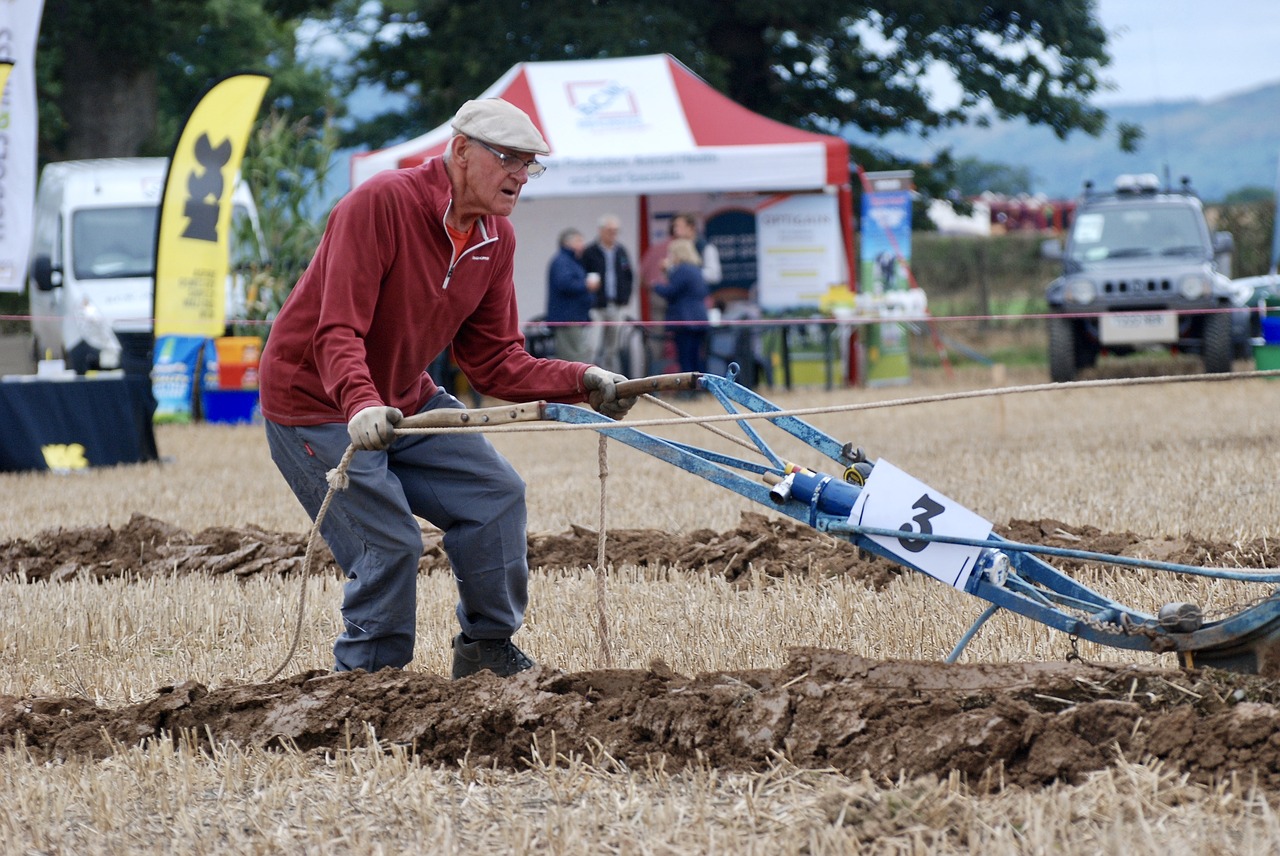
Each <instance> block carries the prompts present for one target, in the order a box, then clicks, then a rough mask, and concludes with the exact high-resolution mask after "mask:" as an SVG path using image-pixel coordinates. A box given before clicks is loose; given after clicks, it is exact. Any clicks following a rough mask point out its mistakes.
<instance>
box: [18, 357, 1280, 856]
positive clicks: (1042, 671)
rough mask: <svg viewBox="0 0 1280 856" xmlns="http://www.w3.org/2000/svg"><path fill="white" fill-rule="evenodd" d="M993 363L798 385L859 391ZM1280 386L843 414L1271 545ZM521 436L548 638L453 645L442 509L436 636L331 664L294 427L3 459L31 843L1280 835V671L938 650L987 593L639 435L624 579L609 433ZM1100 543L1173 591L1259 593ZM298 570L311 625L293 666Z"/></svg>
mask: <svg viewBox="0 0 1280 856" xmlns="http://www.w3.org/2000/svg"><path fill="white" fill-rule="evenodd" d="M1042 380H1043V377H1042V376H1041V373H1036V372H1027V373H1025V374H1020V373H1014V374H1013V375H1012V376H1011V377H1009V378H1008V382H1009V383H1038V382H1040V381H1042ZM991 382H992V378H991V376H990V375H989V374H987V373H986V372H985V371H976V370H975V371H974V372H971V373H964V372H962V373H960V374H959V376H957V377H956V378H953V379H947V378H945V377H942V376H941V375H940V374H939V375H937V376H934V375H933V374H932V373H931V374H930V375H928V376H922V377H919V378H917V380H916V382H915V383H913V384H912V385H911V386H910V387H903V388H898V389H888V390H883V389H882V390H860V389H855V390H847V389H846V390H837V391H833V392H823V391H808V392H796V393H782V392H771V393H768V394H769V396H770V398H771V399H772V400H773V401H774V402H775V403H777V404H778V405H779V406H781V407H784V408H799V407H815V406H838V405H847V404H852V403H856V402H867V401H876V400H880V401H888V400H893V399H898V398H906V397H913V396H919V395H926V394H936V393H946V392H950V391H960V390H968V389H974V388H981V387H984V386H987V385H989V384H990V383H991ZM681 404H684V402H681ZM687 406H688V408H689V409H690V410H692V411H694V412H697V413H713V412H717V411H716V410H715V409H713V408H712V407H711V406H709V405H708V404H706V403H705V402H693V403H690V404H688V405H687ZM634 413H635V416H636V417H650V416H659V415H661V411H657V410H655V409H652V408H651V407H647V406H646V405H641V407H639V408H637V410H636V411H634ZM1277 414H1280V384H1278V383H1275V382H1272V381H1266V380H1257V379H1252V380H1250V379H1240V380H1232V381H1229V382H1219V383H1187V384H1177V385H1161V386H1140V387H1109V388H1096V389H1073V390H1054V391H1049V392H1035V393H1029V394H1023V395H1014V396H1004V397H999V398H977V399H969V400H959V401H948V402H938V403H929V404H916V405H911V406H898V407H890V408H883V409H875V410H866V411H860V412H856V413H841V414H834V413H833V414H824V415H819V416H814V417H811V421H812V422H814V423H815V424H817V425H818V426H819V427H822V428H823V429H824V430H826V431H828V432H829V433H831V434H833V435H834V436H836V437H837V438H839V439H841V440H848V441H852V442H854V443H855V444H857V445H860V446H862V447H864V448H865V449H866V450H867V451H868V453H869V454H870V455H871V456H872V457H873V458H876V457H883V458H884V459H886V460H889V461H892V462H893V463H894V464H896V465H897V466H899V467H901V468H902V469H904V470H906V471H907V472H909V473H911V474H913V475H915V476H916V477H918V478H920V479H922V480H923V481H925V482H927V483H928V484H929V485H931V486H932V487H934V488H936V489H937V490H938V491H941V492H943V493H945V494H947V495H948V496H950V497H952V498H953V499H955V500H957V501H958V502H960V503H962V504H964V505H966V506H968V507H969V508H971V509H972V510H974V511H976V512H977V513H979V514H981V515H982V516H983V517H986V518H987V519H989V520H991V521H993V522H994V523H995V524H996V527H997V531H1001V532H1003V533H1005V534H1013V535H1015V536H1016V537H1017V538H1018V539H1019V540H1036V539H1037V538H1038V540H1041V541H1045V542H1052V543H1058V544H1065V545H1068V546H1083V547H1085V548H1093V549H1101V550H1112V551H1118V552H1123V553H1125V554H1126V555H1135V554H1139V555H1148V556H1154V557H1158V558H1162V559H1168V560H1172V561H1194V563H1197V564H1206V565H1238V566H1242V567H1264V566H1276V565H1280V556H1278V555H1277V548H1276V547H1273V544H1274V543H1275V542H1276V541H1277V536H1278V535H1280V533H1277V531H1276V523H1275V521H1276V520H1278V519H1280V493H1278V491H1277V489H1276V488H1277V485H1276V478H1275V471H1276V469H1277V467H1278V465H1280V461H1278V460H1277V456H1276V455H1275V452H1274V450H1275V447H1276V422H1277ZM663 433H664V434H667V435H671V436H678V437H680V438H683V439H689V440H692V441H695V442H698V443H701V444H707V445H713V446H715V445H718V442H717V441H716V440H715V438H710V437H708V436H707V435H706V434H705V432H702V431H700V430H699V429H697V428H694V427H682V428H680V429H666V430H664V431H663ZM492 439H493V442H494V443H495V444H496V445H497V446H498V447H499V448H500V449H501V450H502V451H503V452H504V453H505V454H507V456H508V457H509V458H510V459H511V460H512V461H513V462H514V464H515V465H516V467H517V469H518V470H519V471H520V472H521V473H522V475H523V476H524V477H525V479H526V481H527V482H528V485H529V490H528V496H529V512H530V526H529V529H530V536H531V558H532V563H533V564H535V565H536V566H537V567H536V568H535V570H534V572H533V574H532V577H531V590H532V604H531V610H530V612H529V615H528V619H527V624H526V627H525V629H524V630H523V631H522V632H521V634H520V636H519V637H518V641H519V642H520V643H521V645H522V647H524V648H525V650H526V651H528V652H529V653H530V654H531V655H533V656H534V658H535V659H537V660H538V661H539V663H540V664H541V668H540V669H538V670H535V672H533V673H527V674H525V675H521V676H518V677H517V678H515V679H511V680H508V681H501V680H498V679H495V678H492V677H490V676H482V677H479V678H476V679H471V680H468V681H464V682H459V683H451V682H449V681H447V680H446V679H445V678H444V677H443V676H445V675H447V671H448V662H449V661H448V649H447V644H448V639H449V638H450V636H451V635H452V633H453V632H454V628H453V617H452V604H453V597H454V593H453V585H452V580H451V577H450V575H449V573H448V570H447V566H444V565H442V564H441V561H440V557H439V555H438V553H436V552H433V545H434V544H435V542H436V535H435V533H434V532H433V531H432V530H431V529H430V527H427V528H426V530H425V531H424V537H425V540H426V542H427V550H426V553H425V554H424V562H423V571H422V573H421V574H420V576H419V620H418V629H419V639H418V654H417V658H416V660H415V662H414V663H413V664H412V665H411V667H410V668H409V669H408V670H406V671H404V672H401V673H390V672H387V673H380V674H378V675H355V676H350V675H338V676H335V675H330V674H329V673H328V672H327V670H328V668H329V667H330V665H331V660H330V645H331V643H332V639H333V636H334V635H335V634H336V632H337V630H338V615H337V606H338V603H339V600H340V596H341V585H340V581H339V580H338V578H337V577H336V575H335V574H334V573H333V570H332V568H331V566H329V565H328V564H327V562H325V561H323V557H322V560H321V561H320V562H319V563H318V565H319V566H318V567H316V568H313V570H314V571H315V573H313V574H312V575H311V576H310V577H308V578H305V579H304V578H303V577H302V576H301V575H300V574H299V573H298V572H297V571H298V570H299V569H300V561H299V559H298V556H299V555H300V548H301V545H302V544H303V543H304V540H305V537H306V534H307V531H308V525H309V522H308V520H307V519H306V517H305V515H304V514H303V512H302V511H301V509H300V507H299V506H298V505H297V503H296V501H295V500H294V499H293V497H292V495H291V494H290V493H289V492H288V490H287V488H286V487H285V485H284V483H283V481H282V480H281V479H280V477H279V476H278V474H277V473H276V471H275V468H274V466H273V465H272V464H271V462H270V460H269V457H268V454H267V450H266V444H265V441H264V439H263V437H262V433H261V429H260V428H256V427H229V426H218V425H195V426H163V427H161V428H160V429H159V434H158V442H159V446H160V450H161V454H162V455H164V456H165V457H166V460H165V462H164V463H163V464H161V465H158V466H135V467H123V468H116V469H110V470H97V471H90V472H87V473H82V474H78V475H73V476H56V475H47V474H45V475H35V474H6V475H3V476H0V495H2V496H3V497H4V502H3V503H2V504H0V597H3V599H4V603H5V608H4V610H3V611H2V612H0V663H2V664H3V668H2V669H0V736H2V738H3V741H4V744H5V746H6V749H5V751H4V754H3V757H0V771H2V776H3V782H4V787H3V788H2V789H0V852H4V853H33V852H34V853H63V852H66V853H69V852H76V853H109V852H121V851H129V852H151V853H166V852H183V853H223V852H235V853H241V852H243V853H259V852H280V851H284V852H325V853H379V852H384V853H392V852H440V853H451V852H462V851H467V852H475V851H477V850H478V849H487V850H492V851H496V852H526V851H528V852H553V853H601V852H618V853H706V852H726V853H846V852H851V851H853V850H854V849H855V848H857V847H863V848H867V849H868V850H873V851H876V852H902V853H923V852H931V853H932V852H965V853H969V852H975V851H983V852H987V853H993V854H995V853H1023V852H1079V853H1086V852H1087V853H1097V852H1104V853H1106V852H1115V853H1120V852H1124V853H1162V854H1170V853H1174V854H1176V853H1202V852H1223V851H1229V852H1265V851H1271V850H1275V849H1277V846H1280V822H1278V821H1277V818H1276V815H1275V809H1276V806H1277V804H1278V797H1280V748H1278V747H1280V738H1277V739H1273V735H1274V734H1275V731H1276V725H1277V724H1280V707H1278V706H1277V705H1278V704H1280V687H1277V686H1276V685H1275V683H1274V682H1272V681H1267V680H1263V679H1259V678H1247V677H1240V676H1231V675H1226V674H1224V673H1217V672H1213V671H1198V672H1183V671H1179V670H1177V669H1176V668H1175V664H1174V662H1173V661H1172V659H1170V658H1168V657H1165V658H1161V657H1157V656H1155V655H1149V654H1133V653H1129V652H1123V651H1119V650H1113V649H1106V648H1100V647H1097V646H1091V645H1088V644H1085V643H1081V645H1080V649H1079V653H1080V654H1081V656H1082V657H1083V658H1084V662H1081V661H1078V660H1077V661H1072V662H1068V661H1067V660H1066V657H1067V654H1068V653H1069V652H1070V650H1071V646H1070V643H1069V641H1068V640H1067V639H1066V638H1065V637H1064V636H1062V635H1061V634H1059V633H1056V632H1054V631H1050V630H1048V629H1045V628H1043V627H1041V626H1039V625H1035V624H1032V623H1030V622H1027V621H1024V620H1021V619H1017V618H1014V617H1007V616H998V617H997V618H995V619H993V620H992V621H991V622H990V623H989V624H988V625H987V626H986V627H985V628H984V629H983V630H982V631H981V632H980V633H979V634H978V635H977V637H976V638H975V639H974V641H973V642H972V643H971V644H970V646H969V648H968V649H967V650H966V653H965V655H964V656H963V658H962V659H961V661H960V663H958V664H957V665H955V666H944V665H942V664H940V663H939V661H940V660H941V658H942V657H944V656H945V655H946V653H947V652H948V651H949V650H950V649H951V647H952V646H953V645H954V644H955V642H956V640H957V639H958V637H959V636H960V635H961V634H962V633H963V632H964V630H965V629H966V628H967V627H968V625H969V624H970V623H971V622H972V620H973V619H974V617H976V615H977V614H978V612H980V611H981V609H982V607H983V606H985V604H984V603H983V602H981V601H977V600H975V599H972V598H969V597H968V596H966V595H963V594H960V593H957V592H954V591H952V590H950V589H947V588H945V587H943V586H941V585H940V584H937V583H935V582H932V581H930V580H927V579H924V578H922V577H919V576H917V575H914V574H898V573H894V572H893V571H892V569H888V568H886V567H884V565H883V563H879V564H876V563H867V562H866V561H865V560H863V559H861V558H859V557H857V556H856V551H851V548H849V551H848V552H842V551H841V550H839V549H837V546H833V543H832V542H829V541H824V540H823V539H821V538H815V537H814V536H813V533H811V532H808V531H801V530H799V529H798V528H796V527H794V526H792V525H791V524H789V523H787V522H786V521H784V520H782V519H781V518H778V517H777V516H776V515H773V514H772V513H771V512H769V511H768V509H763V508H758V507H750V506H749V505H748V504H747V503H746V501H745V500H742V499H740V498H739V497H737V496H736V495H734V494H732V493H729V492H726V491H723V490H720V489H717V488H715V487H713V486H711V485H709V484H705V483H703V482H701V481H700V480H698V479H695V478H694V477H693V476H690V475H688V474H686V473H684V472H682V471H680V470H677V469H674V468H672V467H670V466H668V465H666V464H663V463H660V462H658V461H656V460H654V459H652V458H649V457H647V456H644V455H641V454H639V453H637V452H634V451H632V450H629V449H627V448H625V447H623V446H621V445H620V444H616V443H613V444H610V445H609V458H608V464H609V474H608V478H607V480H606V482H605V485H606V513H607V524H606V529H607V532H608V533H609V537H608V539H607V543H608V548H609V549H608V551H607V553H606V570H605V573H604V587H603V594H602V593H601V588H600V586H599V585H598V583H599V582H600V580H599V579H598V578H597V574H596V569H595V555H596V549H597V542H596V535H595V529H596V527H597V526H598V524H599V515H600V501H601V494H600V484H601V482H600V478H599V473H598V468H597V442H596V438H595V435H594V434H592V433H588V432H539V433H515V434H495V435H493V437H492ZM783 445H784V446H786V444H783ZM786 449H787V451H788V453H790V454H793V455H794V456H795V457H796V458H797V459H798V462H800V463H809V464H810V465H813V466H816V467H821V466H822V462H821V461H820V460H818V459H816V458H814V457H813V456H811V455H809V456H808V457H806V455H805V452H804V450H802V449H799V448H796V447H794V446H786ZM726 451H730V452H734V450H732V449H726ZM734 453H735V454H736V452H734ZM744 513H747V514H746V516H744ZM135 554H136V557H135ZM1079 573H1080V574H1081V575H1083V578H1084V579H1086V580H1087V581H1089V582H1090V583H1093V584H1097V585H1100V586H1105V587H1106V589H1107V590H1108V592H1109V593H1111V594H1113V595H1115V596H1116V597H1117V598H1118V599H1120V600H1122V601H1125V602H1128V603H1131V604H1132V605H1134V606H1135V607H1137V608H1140V609H1143V610H1145V611H1154V610H1155V609H1156V608H1158V606H1159V605H1160V604H1162V603H1165V602H1167V601H1171V600H1179V599H1187V600H1194V601H1196V602H1199V603H1202V604H1204V605H1206V606H1207V607H1209V608H1211V609H1223V610H1226V609H1230V608H1231V607H1232V606H1233V605H1235V604H1238V603H1241V602H1243V601H1246V600H1248V599H1251V598H1253V597H1255V596H1257V595H1258V592H1257V591H1254V590H1251V589H1250V588H1249V587H1246V586H1243V585H1240V584H1237V585H1224V584H1208V583H1201V584H1194V585H1191V584H1188V585H1183V584H1179V583H1177V582H1176V581H1172V580H1170V579H1169V578H1167V577H1165V576H1161V577H1155V576H1152V575H1150V574H1148V573H1145V572H1133V571H1124V570H1116V569H1095V568H1085V569H1081V570H1080V571H1079ZM303 587H305V591H306V600H305V613H304V616H303V622H302V628H303V629H302V636H301V639H300V644H299V647H298V650H297V653H296V654H295V655H294V656H293V658H292V660H291V661H290V663H289V665H288V666H287V668H286V669H285V671H284V675H283V677H281V678H280V679H278V680H275V681H270V682H268V681H267V680H266V679H267V678H268V677H269V676H270V675H271V673H272V672H273V671H274V670H275V669H276V667H277V666H278V665H279V664H280V663H281V662H282V661H283V660H284V658H285V656H286V654H287V652H288V651H289V649H290V645H291V643H292V641H293V628H294V624H295V621H296V617H297V610H298V605H299V596H300V593H301V590H302V589H303ZM1265 593H1266V592H1263V594H1265ZM602 611H603V614H604V616H605V617H606V618H607V628H608V630H607V635H606V636H604V637H603V638H602V634H601V630H600V625H599V617H600V615H601V613H602ZM606 647H607V652H608V655H609V657H610V658H611V660H612V666H611V667H609V668H606V666H607V663H606V659H605V657H606V653H605V651H606ZM1273 744H1276V745H1273Z"/></svg>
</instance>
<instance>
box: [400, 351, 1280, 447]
mask: <svg viewBox="0 0 1280 856" xmlns="http://www.w3.org/2000/svg"><path fill="white" fill-rule="evenodd" d="M1272 377H1280V369H1265V370H1261V371H1249V372H1231V373H1222V374H1191V375H1170V376H1162V377H1138V378H1107V379H1103V380H1077V381H1068V382H1064V383H1037V384H1027V385H1024V386H1004V387H997V388H994V389H974V390H964V391H961V392H947V393H938V394H936V395H920V396H915V397H912V398H896V399H891V400H888V401H864V402H859V403H857V404H831V405H825V406H822V407H801V408H797V409H794V410H768V411H764V412H760V413H757V412H739V413H720V414H713V415H711V416H686V417H680V418H676V419H636V420H628V421H626V422H616V423H601V422H587V423H571V422H524V423H516V424H510V425H462V426H449V427H441V428H402V429H397V430H398V431H404V432H405V433H410V434H439V433H441V432H444V431H471V432H476V431H491V432H494V433H511V432H518V431H584V430H585V431H602V432H608V431H616V430H620V429H625V428H653V427H660V426H663V425H689V424H699V425H706V424H708V423H716V422H741V421H743V420H748V419H778V418H781V417H784V416H792V417H799V416H815V415H819V414H823V413H853V412H857V411H862V410H880V409H883V408H886V407H908V406H912V405H917V404H936V403H939V402H944V401H963V400H965V399H973V398H991V397H995V396H1004V395H1022V394H1026V393H1030V392H1059V391H1067V390H1073V389H1095V388H1105V387H1117V386H1155V385H1161V384H1174V383H1221V382H1224V381H1235V380H1248V379H1252V378H1272ZM753 448H754V447H753Z"/></svg>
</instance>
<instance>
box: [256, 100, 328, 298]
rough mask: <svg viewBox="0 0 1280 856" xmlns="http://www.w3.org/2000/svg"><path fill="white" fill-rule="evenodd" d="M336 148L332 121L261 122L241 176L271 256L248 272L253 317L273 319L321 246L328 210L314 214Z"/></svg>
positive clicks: (278, 119) (273, 117) (279, 117)
mask: <svg viewBox="0 0 1280 856" xmlns="http://www.w3.org/2000/svg"><path fill="white" fill-rule="evenodd" d="M336 148H337V134H336V132H335V131H334V128H333V124H332V122H330V121H327V120H326V121H324V122H323V123H322V124H321V126H320V128H318V129H317V128H313V127H312V122H311V120H310V119H309V118H304V119H299V120H291V119H289V118H287V117H286V116H284V115H282V114H278V113H272V114H270V115H269V116H268V117H267V118H266V119H264V120H263V121H261V122H259V123H258V126H257V128H256V129H255V131H254V133H253V135H252V136H251V137H250V138H249V146H248V149H247V150H246V152H245V157H244V162H243V163H242V164H241V168H240V174H241V175H242V176H243V177H244V179H245V181H246V182H247V183H248V184H249V187H250V189H251V190H252V192H253V195H254V198H255V199H256V200H257V203H258V218H259V222H260V224H261V226H262V233H263V237H264V243H265V246H264V247H263V249H264V250H265V253H266V256H267V258H268V263H267V265H266V267H265V268H262V269H259V270H253V271H250V287H249V304H250V305H249V317H250V318H251V319H254V320H270V319H272V318H274V317H275V314H276V312H278V311H279V309H280V306H281V305H282V304H283V303H284V299H285V297H286V296H288V294H289V291H290V290H291V289H292V288H293V285H294V283H295V282H297V280H298V277H299V276H300V275H301V274H302V272H303V270H305V269H306V267H307V264H308V263H310V261H311V256H312V255H313V254H314V253H315V249H316V246H317V245H318V244H319V243H320V237H321V235H322V234H323V233H324V227H325V223H326V221H327V220H328V212H325V213H324V214H323V215H320V216H318V217H317V216H316V213H315V212H316V211H317V209H318V208H319V206H320V205H321V204H322V199H323V193H324V187H325V183H326V181H327V179H328V177H329V172H330V170H331V169H332V166H333V154H334V151H335V150H336ZM244 237H248V236H244Z"/></svg>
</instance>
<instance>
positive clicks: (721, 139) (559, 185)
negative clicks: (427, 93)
mask: <svg viewBox="0 0 1280 856" xmlns="http://www.w3.org/2000/svg"><path fill="white" fill-rule="evenodd" d="M479 97H481V98H492V97H500V98H503V99H506V100H507V101H510V102H511V103H512V104H515V105H516V106H517V107H520V108H521V109H522V110H524V111H525V112H526V113H528V114H529V116H530V118H532V119H533V122H534V124H536V125H537V126H538V128H539V129H540V130H541V131H542V134H543V136H544V137H545V138H546V140H547V143H548V144H549V145H550V148H551V154H550V155H549V156H546V157H544V158H542V160H543V161H544V162H545V163H546V164H547V166H548V169H547V172H546V174H545V175H543V176H542V177H541V178H539V179H538V180H537V181H531V182H529V183H528V184H527V185H526V186H525V188H524V191H523V192H522V194H521V195H522V196H523V197H525V198H530V199H533V198H538V197H565V196H597V195H606V194H637V195H644V194H656V193H685V192H728V191H762V190H767V191H774V190H778V191H783V190H788V191H795V190H816V189H820V188H826V187H833V186H834V187H839V186H841V185H847V184H848V183H849V146H848V143H846V142H845V141H844V140H843V139H841V138H840V137H835V136H828V135H824V134H815V133H811V132H809V131H802V130H800V129H798V128H793V127H791V126H789V125H784V124H782V123H781V122H775V121H774V120H772V119H767V118H765V117H764V116H760V115H759V114H756V113H753V112H751V111H750V110H748V109H746V108H745V107H742V106H741V105H739V104H737V103H736V102H734V101H732V100H730V99H729V98H727V97H725V96H724V95H721V94H720V93H719V92H717V91H716V90H715V89H713V88H712V87H710V86H709V85H707V83H705V82H704V81H703V80H702V79H701V78H700V77H698V76H697V75H695V74H694V73H693V72H692V71H690V70H689V69H688V68H686V67H685V66H684V65H682V64H681V63H680V62H679V61H677V60H676V59H674V58H673V57H671V56H668V55H665V54H659V55H654V56H638V57H621V58H618V59H597V60H576V61H567V62H525V63H520V64H518V65H516V66H513V67H512V68H511V70H510V71H508V72H507V73H506V74H504V75H503V76H502V77H501V78H500V79H499V80H498V81H497V82H496V83H494V84H493V86H491V87H489V89H487V90H486V91H485V92H483V93H482V94H481V95H480V96H479ZM451 133H452V131H451V130H450V128H449V125H448V123H445V124H443V125H441V126H439V127H438V128H436V129H434V130H432V131H429V132H428V133H426V134H423V135H422V136H420V137H417V138H415V139H412V140H408V141H406V142H403V143H399V144H397V145H394V146H391V147H390V148H386V149H382V150H380V151H375V152H368V153H364V154H357V155H355V156H354V157H353V158H352V160H351V183H352V186H355V185H357V184H359V183H360V182H362V181H364V180H365V179H367V178H369V177H370V176H371V175H373V174H374V173H377V172H380V171H382V170H384V169H397V168H400V167H408V166H416V165H417V164H420V163H422V162H423V161H424V160H426V159H427V158H430V157H432V156H434V155H438V154H440V153H441V152H443V151H444V147H445V145H446V143H447V142H448V140H449V137H450V135H451Z"/></svg>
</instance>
